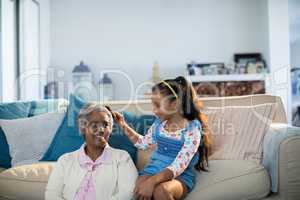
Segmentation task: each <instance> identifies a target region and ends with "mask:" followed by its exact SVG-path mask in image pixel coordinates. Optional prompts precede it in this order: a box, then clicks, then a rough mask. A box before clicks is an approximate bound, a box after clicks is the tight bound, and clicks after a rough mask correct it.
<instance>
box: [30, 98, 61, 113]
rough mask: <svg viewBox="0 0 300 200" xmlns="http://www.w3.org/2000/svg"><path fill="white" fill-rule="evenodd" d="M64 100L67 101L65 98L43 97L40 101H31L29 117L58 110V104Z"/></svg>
mask: <svg viewBox="0 0 300 200" xmlns="http://www.w3.org/2000/svg"><path fill="white" fill-rule="evenodd" d="M64 102H65V103H67V101H66V100H65V99H45V100H40V101H32V102H31V108H30V113H29V117H32V116H36V115H41V114H44V113H48V112H60V111H61V110H60V109H61V108H60V106H61V104H63V103H64Z"/></svg>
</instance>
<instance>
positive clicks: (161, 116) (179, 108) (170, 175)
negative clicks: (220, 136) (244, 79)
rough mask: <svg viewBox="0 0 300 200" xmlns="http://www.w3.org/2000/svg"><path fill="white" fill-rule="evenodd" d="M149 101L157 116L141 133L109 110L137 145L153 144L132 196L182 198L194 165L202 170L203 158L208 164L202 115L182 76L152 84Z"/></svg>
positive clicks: (160, 199)
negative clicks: (147, 162) (154, 146)
mask: <svg viewBox="0 0 300 200" xmlns="http://www.w3.org/2000/svg"><path fill="white" fill-rule="evenodd" d="M151 101H152V104H153V112H154V114H155V115H156V116H157V117H158V118H157V119H156V120H155V122H154V123H153V124H152V126H151V127H150V129H149V130H148V133H147V134H146V135H145V136H141V135H139V134H138V133H136V132H135V131H134V130H133V129H132V128H130V126H129V125H128V124H127V123H126V122H125V120H124V118H123V116H122V115H121V114H120V113H116V112H113V115H114V118H115V120H116V122H117V124H118V125H119V126H120V127H122V128H123V130H124V132H125V134H126V135H127V136H128V138H129V139H130V140H131V141H132V143H133V144H134V145H135V146H136V147H137V148H140V149H147V148H149V147H151V146H152V145H154V144H155V145H157V147H156V149H155V150H154V152H153V153H152V155H151V158H150V162H149V164H148V165H146V167H145V168H144V169H143V170H142V171H141V172H140V173H139V178H138V180H137V183H136V186H135V189H134V196H135V198H136V199H143V200H144V199H146V200H151V199H155V200H168V199H183V198H184V197H185V196H186V195H187V194H188V193H189V192H190V191H191V190H192V189H193V187H194V183H195V171H194V167H195V168H196V169H198V170H200V169H202V170H205V167H204V162H206V165H207V164H208V163H207V149H208V144H209V143H210V141H209V134H208V127H207V122H206V118H205V116H204V115H203V114H201V113H200V111H199V108H200V102H199V101H197V97H196V93H195V90H194V88H193V87H192V85H191V84H190V83H188V82H187V80H186V79H185V78H184V77H177V78H175V79H172V80H165V81H162V82H160V83H158V84H156V85H155V86H154V87H153V88H152V96H151ZM200 143H201V145H200ZM207 166H208V165H207Z"/></svg>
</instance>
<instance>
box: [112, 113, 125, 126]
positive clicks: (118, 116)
mask: <svg viewBox="0 0 300 200" xmlns="http://www.w3.org/2000/svg"><path fill="white" fill-rule="evenodd" d="M112 115H113V118H114V120H115V121H116V123H117V124H118V125H119V126H120V127H122V128H123V127H124V125H125V124H126V122H125V119H124V116H123V115H122V114H121V113H119V112H112Z"/></svg>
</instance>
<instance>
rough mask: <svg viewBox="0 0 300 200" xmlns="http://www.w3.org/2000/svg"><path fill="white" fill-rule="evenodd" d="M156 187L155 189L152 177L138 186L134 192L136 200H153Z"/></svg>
mask: <svg viewBox="0 0 300 200" xmlns="http://www.w3.org/2000/svg"><path fill="white" fill-rule="evenodd" d="M154 187H155V182H154V181H153V179H152V178H151V177H150V178H148V179H146V180H145V181H143V182H141V183H140V184H138V185H136V186H135V188H134V191H133V193H134V197H135V199H149V200H151V198H152V195H153V191H154Z"/></svg>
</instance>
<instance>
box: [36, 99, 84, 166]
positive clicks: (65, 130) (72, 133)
mask: <svg viewBox="0 0 300 200" xmlns="http://www.w3.org/2000/svg"><path fill="white" fill-rule="evenodd" d="M69 102H70V103H69V106H68V108H67V113H66V115H65V117H64V119H63V120H62V123H61V125H60V127H59V128H58V130H57V132H56V134H55V136H54V138H53V140H52V142H51V144H50V146H49V148H48V149H47V151H46V153H45V154H44V156H43V158H42V159H41V160H42V161H56V160H57V159H58V158H59V157H60V156H61V155H63V154H64V153H68V152H71V151H75V150H77V149H79V148H80V146H81V145H82V144H83V142H84V140H83V138H82V136H81V135H80V133H79V128H78V124H77V116H78V113H79V111H80V109H81V108H82V107H83V106H85V105H86V102H85V101H83V100H82V99H80V98H79V97H77V96H74V95H70V98H69Z"/></svg>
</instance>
